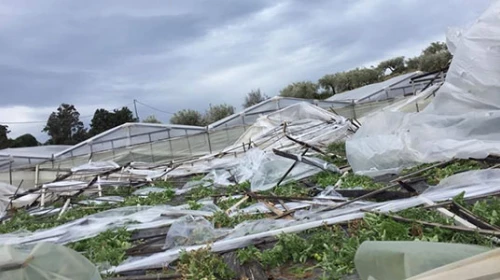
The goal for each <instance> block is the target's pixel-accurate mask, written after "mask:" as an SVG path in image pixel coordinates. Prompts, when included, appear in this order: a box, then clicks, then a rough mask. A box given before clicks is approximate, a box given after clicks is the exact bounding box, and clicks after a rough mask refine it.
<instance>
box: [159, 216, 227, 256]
mask: <svg viewBox="0 0 500 280" xmlns="http://www.w3.org/2000/svg"><path fill="white" fill-rule="evenodd" d="M228 231H229V230H226V229H216V228H214V226H213V225H212V223H210V222H209V221H208V220H206V219H205V218H203V217H194V216H185V217H183V218H180V219H179V220H177V221H175V222H174V223H173V224H172V225H171V226H170V229H169V230H168V233H167V237H166V239H165V245H164V247H163V248H164V249H170V248H175V247H182V246H191V245H198V244H204V243H208V242H212V241H215V240H217V239H219V238H221V237H223V236H225V235H227V233H228Z"/></svg>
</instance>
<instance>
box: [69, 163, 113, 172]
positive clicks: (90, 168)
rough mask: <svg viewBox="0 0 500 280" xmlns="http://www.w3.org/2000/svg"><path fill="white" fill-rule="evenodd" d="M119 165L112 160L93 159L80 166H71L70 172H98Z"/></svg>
mask: <svg viewBox="0 0 500 280" xmlns="http://www.w3.org/2000/svg"><path fill="white" fill-rule="evenodd" d="M118 167H120V166H119V165H118V164H117V163H116V162H113V161H94V162H89V163H86V164H82V165H80V166H76V167H73V168H71V172H73V173H84V172H90V173H98V172H106V171H110V170H113V169H116V168H118Z"/></svg>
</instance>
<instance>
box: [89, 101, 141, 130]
mask: <svg viewBox="0 0 500 280" xmlns="http://www.w3.org/2000/svg"><path fill="white" fill-rule="evenodd" d="M136 121H137V119H136V118H134V114H133V113H132V111H130V109H129V108H128V107H122V108H121V109H119V110H118V109H115V110H113V111H112V112H110V111H108V110H106V109H97V110H96V111H95V112H94V116H93V117H92V120H91V121H90V131H89V134H90V136H94V135H97V134H99V133H102V132H104V131H107V130H109V129H111V128H113V127H117V126H119V125H122V124H124V123H127V122H136Z"/></svg>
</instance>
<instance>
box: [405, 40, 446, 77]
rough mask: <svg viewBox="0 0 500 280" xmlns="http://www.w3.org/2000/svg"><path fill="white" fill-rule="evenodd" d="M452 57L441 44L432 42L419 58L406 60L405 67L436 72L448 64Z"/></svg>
mask: <svg viewBox="0 0 500 280" xmlns="http://www.w3.org/2000/svg"><path fill="white" fill-rule="evenodd" d="M452 58H453V56H452V55H451V53H450V52H449V51H448V47H447V46H446V44H445V43H443V42H432V43H431V44H430V45H429V46H428V47H427V48H425V49H424V50H423V51H422V53H421V54H420V56H418V57H414V58H410V59H407V60H406V67H407V68H408V69H412V70H420V71H424V72H433V71H438V70H441V69H443V68H445V67H446V66H448V64H449V63H450V61H451V59H452Z"/></svg>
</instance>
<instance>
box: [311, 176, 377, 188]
mask: <svg viewBox="0 0 500 280" xmlns="http://www.w3.org/2000/svg"><path fill="white" fill-rule="evenodd" d="M340 177H341V175H340V174H334V173H331V172H326V171H323V172H320V173H318V174H317V175H316V176H315V177H314V181H315V182H316V184H318V185H319V186H321V187H327V186H333V185H335V184H336V183H337V181H338V180H339V179H340ZM355 187H361V188H363V189H366V190H375V189H380V188H382V187H384V185H383V184H381V183H375V182H374V181H373V179H372V178H370V177H368V176H362V175H356V174H353V173H348V174H347V175H346V176H344V177H342V183H341V184H340V186H339V189H348V188H355Z"/></svg>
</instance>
